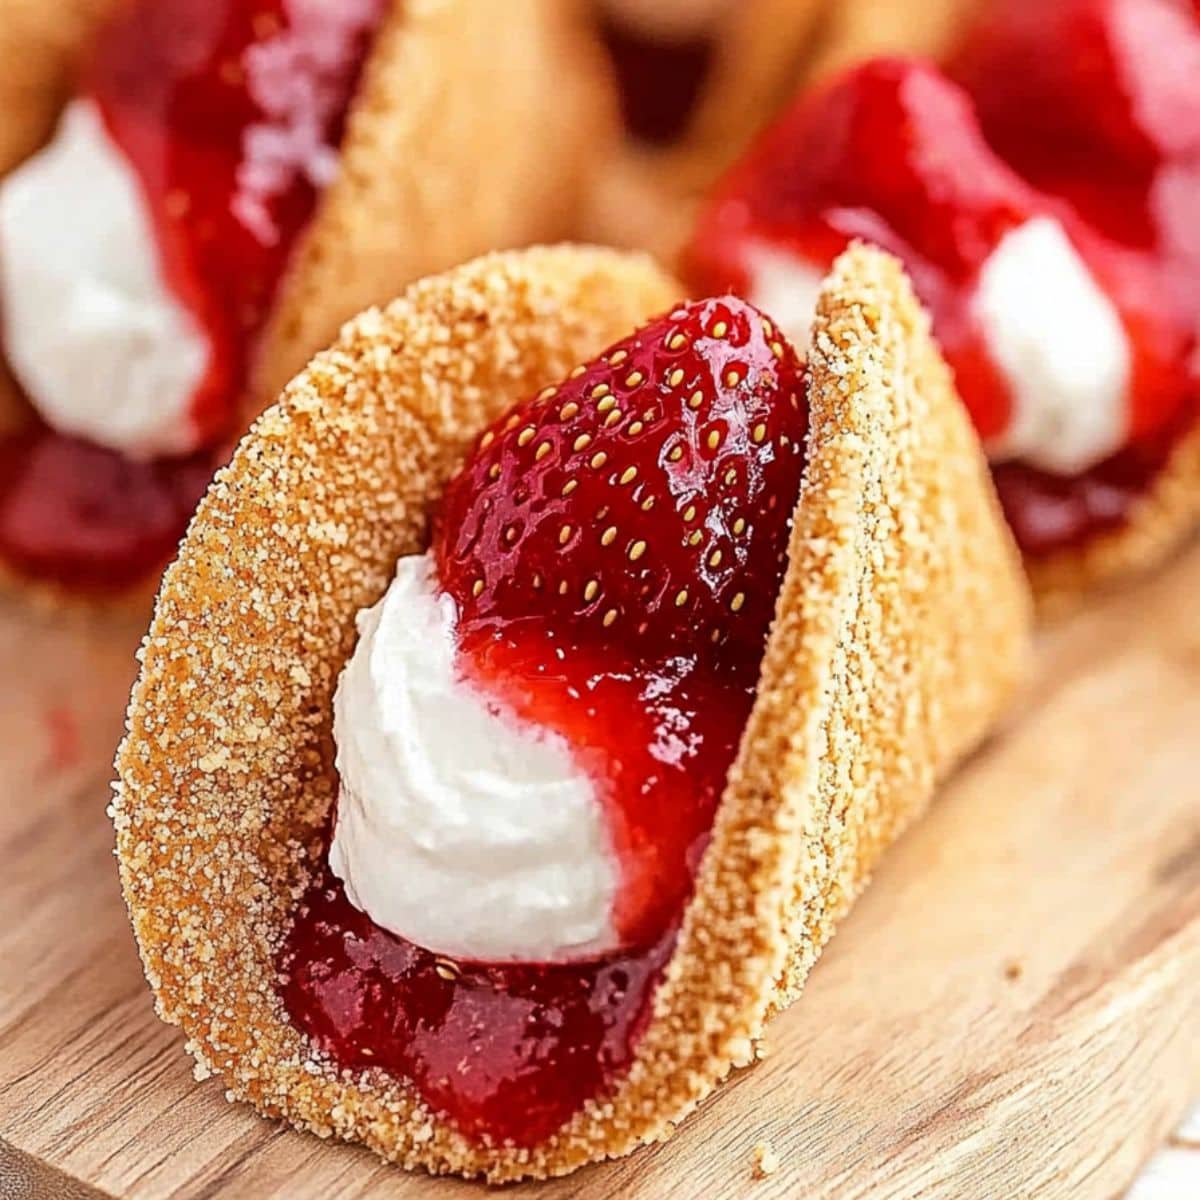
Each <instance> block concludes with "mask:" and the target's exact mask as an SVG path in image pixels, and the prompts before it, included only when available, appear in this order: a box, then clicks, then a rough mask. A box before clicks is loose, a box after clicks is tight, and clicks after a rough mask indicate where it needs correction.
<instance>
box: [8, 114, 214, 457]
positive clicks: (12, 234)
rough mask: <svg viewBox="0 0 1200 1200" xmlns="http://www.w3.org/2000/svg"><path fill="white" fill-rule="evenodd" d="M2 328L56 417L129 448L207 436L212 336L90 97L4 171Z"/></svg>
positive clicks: (131, 451) (42, 403) (78, 431)
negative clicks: (165, 270)
mask: <svg viewBox="0 0 1200 1200" xmlns="http://www.w3.org/2000/svg"><path fill="white" fill-rule="evenodd" d="M0 329H2V332H3V341H4V352H5V356H6V359H7V361H8V364H9V367H10V368H11V369H12V371H13V373H14V375H15V376H16V377H17V380H18V381H19V382H20V384H21V386H22V388H23V389H24V391H25V392H26V393H27V395H28V397H29V400H30V402H31V403H32V404H33V406H34V407H35V408H36V409H37V410H38V412H39V413H40V414H41V415H42V417H43V418H44V419H45V421H46V422H47V423H48V424H49V425H51V426H52V427H53V428H55V429H57V430H59V431H60V432H62V433H67V434H74V435H76V436H78V437H82V438H86V439H88V440H89V441H92V442H96V443H98V444H100V445H102V446H108V447H111V448H112V449H114V450H119V451H121V452H122V453H123V454H126V455H127V456H129V457H131V458H145V457H152V456H154V455H166V454H181V453H185V452H187V451H189V450H192V449H194V448H195V447H196V445H197V442H198V433H197V429H196V427H195V424H194V423H193V421H192V420H190V418H189V409H190V407H191V401H192V397H193V395H194V394H195V391H196V388H197V386H198V384H199V383H200V381H201V380H202V378H203V377H204V374H205V371H206V369H207V366H208V361H209V353H210V351H209V346H208V340H207V338H206V337H205V335H204V333H203V331H202V330H201V329H200V328H199V327H198V326H197V324H196V323H195V321H194V320H193V318H192V316H191V314H190V313H188V311H187V310H186V309H185V308H183V306H182V305H181V304H179V303H178V301H177V300H176V299H175V297H174V296H173V295H172V293H171V290H170V288H169V287H168V286H167V283H166V281H165V280H164V279H163V277H162V273H161V270H160V267H159V262H158V255H157V250H156V243H155V237H154V229H153V227H152V224H151V221H150V218H149V215H148V214H147V212H146V205H145V201H144V199H143V197H142V194H141V191H140V189H139V186H138V181H137V179H136V177H135V175H134V173H133V170H132V168H131V167H130V166H129V163H128V161H127V160H126V159H125V157H124V155H123V154H122V153H121V151H120V150H119V149H118V148H117V146H115V145H114V144H113V142H112V139H111V138H110V137H109V135H108V132H107V130H106V129H105V126H104V122H103V119H102V117H101V115H100V113H99V111H98V109H97V108H96V106H95V104H93V103H92V102H91V101H89V100H81V99H77V100H74V101H73V102H72V103H71V104H69V105H68V106H67V108H66V110H65V112H64V113H63V116H62V120H61V122H60V123H59V127H58V131H57V133H56V134H55V137H54V139H53V141H51V142H50V143H49V145H47V146H46V147H45V148H44V149H42V150H41V151H40V152H39V153H38V154H36V155H34V156H33V157H32V158H30V159H29V160H28V161H27V162H25V163H24V164H23V165H22V166H20V167H19V168H18V169H17V170H15V171H14V172H12V174H11V175H9V176H8V177H7V178H6V179H5V180H3V182H0Z"/></svg>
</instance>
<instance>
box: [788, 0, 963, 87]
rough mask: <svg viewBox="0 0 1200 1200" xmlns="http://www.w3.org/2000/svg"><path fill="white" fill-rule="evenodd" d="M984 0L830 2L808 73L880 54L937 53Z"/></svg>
mask: <svg viewBox="0 0 1200 1200" xmlns="http://www.w3.org/2000/svg"><path fill="white" fill-rule="evenodd" d="M982 4H983V0H916V2H912V3H906V4H897V3H895V0H837V3H834V4H830V5H829V10H828V16H827V20H826V22H825V26H824V29H823V32H822V37H821V41H820V45H819V46H818V48H817V50H816V53H815V55H814V56H813V58H812V60H811V61H810V62H809V64H808V71H807V77H808V78H809V79H810V80H818V79H821V78H823V77H824V76H826V75H829V74H830V73H832V72H834V71H840V70H842V69H843V68H844V67H848V66H850V65H851V64H853V63H856V62H860V61H861V60H862V59H864V58H871V57H874V56H875V55H878V54H917V55H923V56H926V57H929V58H938V57H940V56H941V55H943V54H945V53H946V52H947V51H949V50H950V49H951V48H952V47H953V46H954V44H955V42H956V41H957V39H958V38H959V37H961V36H962V34H963V33H964V32H965V30H966V29H967V26H968V24H969V23H970V21H971V18H972V17H973V16H974V15H975V14H976V13H977V12H978V11H979V10H980V8H981V6H982Z"/></svg>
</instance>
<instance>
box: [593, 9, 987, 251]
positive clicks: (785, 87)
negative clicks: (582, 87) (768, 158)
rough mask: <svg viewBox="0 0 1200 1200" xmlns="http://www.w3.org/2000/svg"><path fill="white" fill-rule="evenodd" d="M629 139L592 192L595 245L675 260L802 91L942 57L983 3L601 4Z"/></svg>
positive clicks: (602, 30)
mask: <svg viewBox="0 0 1200 1200" xmlns="http://www.w3.org/2000/svg"><path fill="white" fill-rule="evenodd" d="M591 3H592V9H593V12H594V13H595V14H596V16H597V23H598V28H599V31H600V35H601V37H602V39H603V41H604V43H605V46H606V48H607V50H608V52H609V56H610V59H611V61H612V63H613V65H614V69H615V75H616V79H617V83H618V88H619V93H620V98H621V106H622V112H623V114H624V118H625V130H626V135H627V136H626V140H625V142H624V143H615V144H614V146H613V154H612V161H611V162H609V163H608V164H607V165H606V168H605V170H604V171H603V172H602V173H601V174H600V177H599V178H598V180H597V182H596V186H595V188H594V189H593V192H592V194H591V200H590V203H589V206H588V209H587V215H586V220H585V228H586V230H587V232H588V235H589V236H591V237H594V238H596V239H597V240H600V241H603V242H606V243H609V244H613V245H619V246H630V247H634V248H641V249H649V250H651V251H653V252H654V253H655V254H657V255H658V256H659V257H660V258H661V259H662V260H663V261H664V262H674V261H675V260H676V258H677V256H678V254H679V253H680V251H681V250H682V249H683V247H684V245H685V244H686V242H687V240H688V236H689V233H690V229H691V223H692V220H693V218H694V215H695V210H696V206H697V204H698V203H699V201H700V199H701V197H702V196H703V195H704V193H705V192H706V191H707V190H708V189H709V188H710V187H711V186H712V185H713V183H714V182H715V181H716V179H717V178H718V177H719V175H720V174H721V172H723V171H724V170H726V169H727V168H728V167H729V166H730V165H731V164H732V163H733V162H735V161H736V159H737V158H738V156H739V155H741V154H742V153H743V152H744V151H745V150H746V149H747V148H748V147H749V145H750V144H751V143H752V141H753V140H754V138H755V137H756V136H757V134H758V133H759V132H760V131H761V130H762V129H763V128H764V127H765V126H766V125H768V124H769V123H770V122H771V121H772V120H773V119H774V118H775V116H776V115H777V114H778V113H779V112H781V111H782V110H783V109H784V108H785V107H786V105H787V104H788V102H789V100H790V99H791V98H792V96H793V95H794V94H795V91H796V88H797V86H798V85H799V84H801V83H802V82H805V81H811V80H814V79H817V78H820V77H822V76H824V75H827V74H828V73H829V72H831V71H832V70H835V69H837V68H839V67H841V66H843V65H845V64H846V63H849V62H853V61H856V60H857V59H859V58H861V57H863V56H864V55H867V54H872V53H883V52H887V51H889V50H904V51H905V52H908V53H917V54H930V55H939V54H941V53H943V52H944V51H945V50H946V49H947V48H948V47H949V46H951V45H952V44H953V43H954V41H955V40H956V38H957V36H958V35H959V34H960V33H961V31H962V29H963V27H964V25H965V24H966V23H967V22H968V20H969V18H970V16H971V14H972V12H973V11H974V10H975V9H977V8H978V6H979V3H980V0H837V2H834V0H667V2H664V3H658V2H657V0H591Z"/></svg>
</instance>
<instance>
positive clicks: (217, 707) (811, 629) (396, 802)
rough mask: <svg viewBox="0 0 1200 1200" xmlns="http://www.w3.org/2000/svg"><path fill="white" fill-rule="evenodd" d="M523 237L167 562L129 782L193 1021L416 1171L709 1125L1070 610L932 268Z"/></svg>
mask: <svg viewBox="0 0 1200 1200" xmlns="http://www.w3.org/2000/svg"><path fill="white" fill-rule="evenodd" d="M678 296H679V285H678V284H677V283H675V281H673V280H672V279H670V278H669V277H667V276H665V275H664V274H663V273H662V272H661V271H659V270H658V269H657V268H656V267H654V266H653V265H652V264H651V263H650V261H649V260H648V259H646V258H644V257H642V256H638V255H623V254H621V253H619V252H616V251H611V250H599V249H590V248H586V247H557V248H538V249H533V250H529V251H524V252H514V253H508V254H496V255H490V256H487V257H485V258H482V259H479V260H477V261H475V262H472V263H469V264H467V265H465V266H462V267H460V268H458V269H456V270H454V271H451V272H449V273H447V274H444V275H440V276H435V277H432V278H429V279H425V280H423V281H421V282H419V283H417V284H415V285H413V286H412V287H411V288H409V289H408V291H406V292H405V293H404V294H403V295H402V296H401V297H400V298H399V299H398V300H396V301H395V302H394V303H392V304H390V305H389V306H388V307H387V308H386V309H384V310H383V311H375V310H372V311H369V312H367V313H364V314H363V315H362V316H360V317H359V318H357V319H356V320H354V321H353V322H351V323H349V324H348V325H347V326H346V327H345V328H344V329H343V331H342V333H341V335H340V337H339V339H338V341H337V342H336V343H335V345H334V346H333V348H332V349H330V350H329V351H327V352H325V353H323V354H321V355H319V356H317V358H315V359H314V360H313V361H312V363H311V364H310V365H309V366H308V367H307V368H306V369H305V370H304V371H303V372H302V373H301V374H300V375H299V376H298V377H297V378H296V379H295V380H293V382H292V383H291V384H289V386H288V387H287V388H286V389H285V392H284V395H283V397H282V399H281V401H280V402H279V403H278V404H277V405H276V406H274V407H272V408H270V409H268V410H267V411H266V412H265V413H264V414H263V415H262V416H261V417H260V418H259V419H258V421H257V422H256V423H255V424H254V426H253V427H252V429H251V431H250V432H249V434H248V435H247V436H246V437H245V438H244V439H243V441H242V443H241V445H240V446H239V448H238V450H237V452H236V453H235V455H234V457H233V460H232V462H231V464H230V465H229V466H228V467H227V468H225V469H223V470H222V471H221V473H220V474H219V475H218V478H217V482H216V483H215V485H214V487H213V488H212V489H211V490H210V491H209V493H208V494H207V496H206V497H205V499H204V500H203V501H202V503H201V505H200V507H199V509H198V511H197V515H196V518H195V520H194V521H193V523H192V526H191V528H190V530H189V532H188V535H187V537H186V539H185V540H184V542H183V544H182V546H181V549H180V554H179V557H178V558H177V560H176V561H175V562H174V563H173V564H172V566H171V567H170V568H169V569H168V571H167V573H166V575H165V577H164V581H163V586H162V589H161V591H160V594H159V598H158V603H157V607H156V612H155V616H154V619H153V623H152V625H151V629H150V632H149V635H148V637H147V640H146V643H145V649H144V658H143V663H142V672H141V676H140V679H139V680H138V682H137V684H136V686H135V688H134V691H133V695H132V698H131V701H130V709H129V724H128V734H127V737H126V739H125V742H124V744H123V746H122V748H121V750H120V752H119V755H118V762H117V767H118V773H119V781H118V784H117V788H116V797H115V800H114V803H113V807H112V814H113V819H114V823H115V826H116V833H117V855H118V859H119V863H120V870H121V879H122V884H123V887H124V892H125V897H126V900H127V902H128V905H129V909H130V914H131V917H132V921H133V926H134V930H135V933H136V936H137V940H138V944H139V947H140V950H141V954H142V958H143V962H144V964H145V968H146V973H147V977H148V979H149V980H150V982H151V985H152V987H153V989H154V992H155V995H156V998H157V1004H158V1011H159V1012H160V1014H161V1015H162V1016H163V1017H164V1018H165V1019H166V1020H168V1021H171V1022H173V1023H176V1024H178V1025H180V1026H182V1028H183V1030H184V1031H185V1033H186V1035H187V1039H188V1046H189V1048H190V1050H191V1051H192V1053H193V1054H194V1055H195V1056H196V1058H197V1060H198V1062H199V1064H200V1066H201V1069H202V1070H204V1071H213V1072H217V1073H219V1074H220V1075H221V1076H222V1077H223V1078H224V1079H225V1081H226V1084H227V1086H228V1087H229V1089H230V1093H231V1095H233V1096H237V1097H240V1098H243V1099H246V1100H249V1101H251V1102H252V1103H253V1104H254V1105H256V1106H257V1107H258V1108H259V1109H260V1111H262V1112H264V1113H266V1114H268V1115H273V1116H283V1117H285V1118H287V1119H288V1120H289V1121H291V1122H292V1123H293V1124H296V1125H298V1126H300V1127H305V1128H309V1129H312V1130H314V1131H316V1132H318V1133H321V1134H323V1135H331V1134H332V1135H337V1136H339V1137H342V1138H346V1139H348V1140H352V1141H358V1142H363V1143H365V1144H366V1145H368V1146H370V1147H371V1148H372V1149H374V1150H375V1151H376V1152H378V1153H379V1154H381V1155H383V1156H385V1157H387V1158H389V1159H392V1160H394V1161H396V1162H398V1163H401V1164H403V1165H405V1166H407V1167H414V1168H415V1167H423V1168H427V1169H429V1170H431V1171H435V1172H458V1173H462V1174H467V1175H485V1176H487V1177H488V1178H489V1179H491V1180H493V1181H503V1180H510V1179H517V1178H522V1177H530V1176H533V1177H540V1176H548V1175H555V1174H562V1173H565V1172H567V1171H570V1170H573V1169H574V1168H576V1167H578V1166H580V1165H582V1164H584V1163H586V1162H590V1161H594V1160H596V1159H600V1158H603V1157H608V1156H613V1155H619V1154H624V1153H627V1152H629V1151H631V1150H633V1149H634V1148H636V1147H637V1146H638V1145H641V1144H643V1143H646V1142H649V1141H652V1140H655V1139H657V1138H661V1137H663V1136H666V1135H667V1134H669V1132H670V1131H671V1129H672V1128H673V1126H674V1125H675V1124H676V1123H677V1122H679V1121H680V1120H682V1119H683V1118H684V1117H685V1116H686V1115H687V1114H688V1113H689V1112H690V1111H691V1109H692V1108H694V1107H695V1105H696V1104H697V1103H699V1102H700V1101H701V1100H702V1099H704V1097H705V1096H707V1095H708V1094H709V1093H710V1092H711V1091H712V1090H713V1089H714V1088H715V1087H716V1086H717V1085H718V1084H719V1083H720V1082H721V1081H722V1080H723V1079H724V1078H725V1077H726V1076H727V1075H728V1074H729V1072H730V1071H731V1070H732V1068H733V1067H735V1066H740V1065H745V1064H747V1063H748V1062H750V1061H752V1060H753V1058H754V1056H755V1053H756V1045H757V1041H758V1039H759V1037H760V1035H761V1034H762V1032H763V1029H764V1024H765V1022H766V1021H768V1020H769V1018H770V1017H771V1015H772V1014H774V1013H775V1012H777V1011H778V1010H779V1009H781V1008H782V1007H784V1006H785V1005H787V1004H789V1003H790V1002H791V1001H792V1000H794V999H795V998H796V996H797V995H798V993H799V991H800V989H801V986H802V984H803V981H804V978H805V975H806V973H807V972H808V970H809V968H810V967H811V966H812V964H813V962H814V960H815V959H816V957H817V955H818V954H819V952H820V950H821V948H822V946H823V945H824V944H825V942H826V941H827V940H828V938H829V937H830V935H831V934H832V932H833V929H834V927H835V925H836V924H837V922H838V920H839V919H840V918H841V916H842V915H843V914H844V913H845V912H846V910H847V909H848V908H849V906H850V904H851V903H852V902H853V900H854V898H855V897H856V895H857V894H858V893H859V891H860V890H861V889H862V887H863V886H864V885H865V883H866V880H867V878H868V877H869V875H870V874H871V871H872V868H873V867H874V865H875V863H876V862H877V860H878V858H879V856H880V854H881V853H882V852H883V851H884V849H885V848H886V847H887V846H888V845H889V843H890V842H891V841H892V840H893V839H894V838H895V837H896V836H897V835H898V834H899V832H900V831H901V830H902V829H903V828H904V827H905V826H906V825H907V824H908V822H909V821H911V820H912V819H913V818H915V817H916V816H917V815H918V814H919V813H920V812H921V811H922V809H924V807H925V806H926V805H927V804H928V802H929V800H930V797H931V795H932V793H933V790H934V788H935V786H936V785H937V783H938V781H939V780H940V779H942V778H943V777H944V776H945V775H946V774H947V773H948V772H949V771H951V770H952V769H953V768H954V766H955V764H956V763H957V762H959V760H960V759H961V758H962V757H963V756H964V755H965V754H967V753H968V752H969V751H970V750H971V749H972V747H974V746H975V745H977V744H978V743H979V741H980V739H981V738H982V737H983V736H984V735H985V734H986V733H987V731H988V730H989V729H990V728H991V727H992V726H993V725H994V723H995V722H996V721H997V719H998V718H999V716H1000V714H1001V713H1002V712H1003V710H1004V708H1005V706H1006V704H1007V703H1008V701H1009V699H1010V698H1011V696H1012V693H1013V690H1014V687H1015V685H1016V683H1017V681H1018V679H1019V677H1020V675H1021V673H1022V669H1023V667H1024V665H1025V660H1026V655H1027V652H1028V628H1029V618H1030V611H1029V610H1030V604H1029V598H1028V594H1027V589H1026V586H1025V581H1024V578H1023V577H1022V574H1021V570H1020V565H1019V559H1018V556H1017V554H1016V551H1015V548H1014V546H1013V544H1012V541H1011V538H1010V535H1009V533H1008V530H1007V529H1006V528H1005V526H1004V523H1003V521H1002V520H1001V518H1000V514H999V510H998V507H997V504H996V499H995V495H994V493H993V491H992V487H991V483H990V480H989V478H988V472H987V467H986V464H985V462H984V459H983V457H982V455H981V453H980V449H979V445H978V442H977V440H976V438H975V435H974V433H973V431H972V429H971V427H970V423H969V421H968V419H967V416H966V414H965V412H964V411H963V409H962V406H961V404H960V403H959V401H958V398H957V397H956V395H955V393H954V390H953V387H952V385H951V380H950V375H949V372H948V370H947V367H946V364H945V363H944V361H943V360H942V358H941V357H940V355H939V353H938V351H937V349H936V347H935V345H934V343H933V342H932V340H931V338H930V335H929V331H928V321H927V319H926V317H925V315H924V313H923V312H922V311H921V310H920V308H919V307H918V305H917V303H916V302H915V300H914V298H913V295H912V292H911V289H910V287H909V285H908V282H907V280H906V279H905V278H904V275H903V272H902V271H901V269H900V268H899V266H898V265H897V263H896V262H895V260H894V259H892V258H890V257H888V256H886V255H884V254H882V253H880V252H879V251H877V250H873V249H866V248H862V247H857V248H854V249H851V250H850V251H849V252H848V253H847V254H845V255H843V256H842V257H841V258H840V259H839V260H838V262H837V263H836V265H835V267H834V270H833V273H832V274H831V275H830V277H829V278H828V279H827V280H825V281H824V282H823V284H822V285H821V287H820V289H819V299H818V302H817V308H816V318H815V323H814V326H813V330H812V333H811V337H810V336H808V335H806V338H805V341H804V343H803V347H804V349H805V350H806V351H807V353H808V361H807V363H805V362H804V361H803V360H802V359H801V358H800V356H799V354H798V353H797V349H796V348H794V347H793V346H792V345H791V344H789V342H788V341H787V339H786V337H784V336H783V335H782V333H781V332H780V330H779V328H778V326H777V325H776V323H775V322H774V321H773V320H772V319H771V317H770V315H769V314H764V313H763V312H761V311H759V310H757V309H755V308H754V307H752V306H751V305H750V304H748V303H746V302H745V301H743V300H739V299H737V298H736V297H733V296H730V295H724V296H718V297H714V298H710V299H706V300H699V301H691V302H682V301H680V300H679V299H678Z"/></svg>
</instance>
